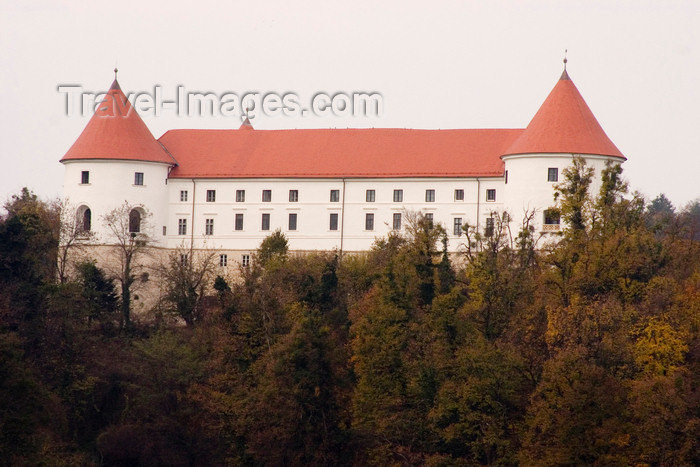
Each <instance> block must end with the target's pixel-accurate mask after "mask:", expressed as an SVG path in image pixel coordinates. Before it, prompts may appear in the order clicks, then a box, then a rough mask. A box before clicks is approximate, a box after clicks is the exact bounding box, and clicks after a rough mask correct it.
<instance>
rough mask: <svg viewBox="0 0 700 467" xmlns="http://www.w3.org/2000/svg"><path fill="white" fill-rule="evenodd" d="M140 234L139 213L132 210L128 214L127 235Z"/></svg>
mask: <svg viewBox="0 0 700 467" xmlns="http://www.w3.org/2000/svg"><path fill="white" fill-rule="evenodd" d="M139 232H141V213H140V212H139V211H138V209H132V210H131V212H129V233H139Z"/></svg>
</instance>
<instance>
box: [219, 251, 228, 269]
mask: <svg viewBox="0 0 700 467" xmlns="http://www.w3.org/2000/svg"><path fill="white" fill-rule="evenodd" d="M227 265H228V255H227V254H225V253H224V254H222V255H219V266H221V267H222V268H225V267H226V266H227Z"/></svg>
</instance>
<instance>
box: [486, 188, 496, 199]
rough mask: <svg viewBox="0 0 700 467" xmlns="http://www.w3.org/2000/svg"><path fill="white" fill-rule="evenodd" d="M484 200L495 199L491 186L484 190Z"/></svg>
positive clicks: (494, 192)
mask: <svg viewBox="0 0 700 467" xmlns="http://www.w3.org/2000/svg"><path fill="white" fill-rule="evenodd" d="M486 201H496V190H494V189H493V188H492V189H489V190H486Z"/></svg>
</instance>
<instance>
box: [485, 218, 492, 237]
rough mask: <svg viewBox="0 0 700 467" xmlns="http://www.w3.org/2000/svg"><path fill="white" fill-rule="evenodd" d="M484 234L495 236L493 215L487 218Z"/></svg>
mask: <svg viewBox="0 0 700 467" xmlns="http://www.w3.org/2000/svg"><path fill="white" fill-rule="evenodd" d="M484 234H485V235H486V236H487V237H492V236H493V217H489V218H487V219H486V229H485V230H484Z"/></svg>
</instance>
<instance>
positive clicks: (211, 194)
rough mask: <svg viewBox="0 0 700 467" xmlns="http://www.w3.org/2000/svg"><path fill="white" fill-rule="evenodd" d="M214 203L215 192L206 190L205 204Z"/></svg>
mask: <svg viewBox="0 0 700 467" xmlns="http://www.w3.org/2000/svg"><path fill="white" fill-rule="evenodd" d="M215 201H216V190H207V203H213V202H215Z"/></svg>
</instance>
